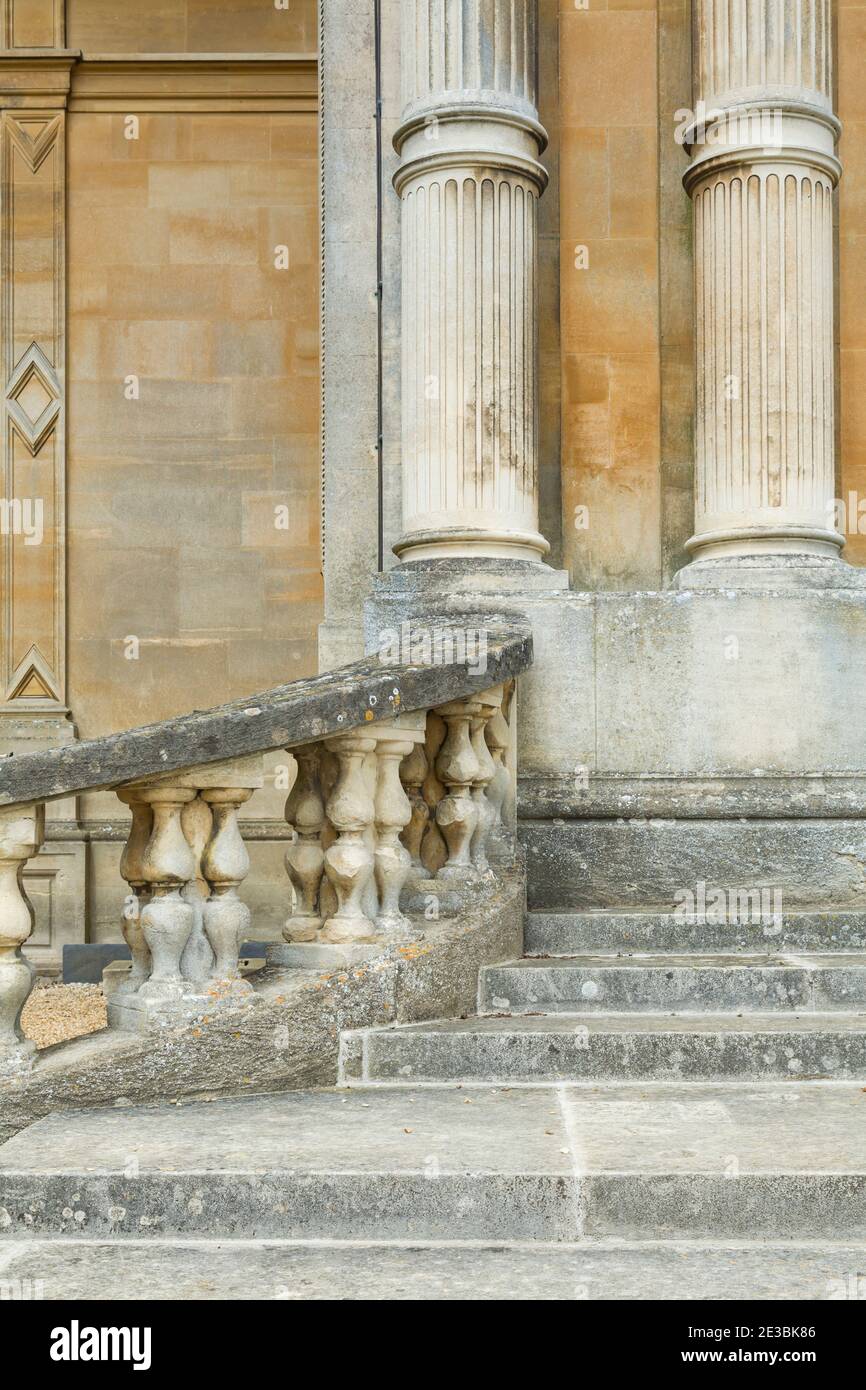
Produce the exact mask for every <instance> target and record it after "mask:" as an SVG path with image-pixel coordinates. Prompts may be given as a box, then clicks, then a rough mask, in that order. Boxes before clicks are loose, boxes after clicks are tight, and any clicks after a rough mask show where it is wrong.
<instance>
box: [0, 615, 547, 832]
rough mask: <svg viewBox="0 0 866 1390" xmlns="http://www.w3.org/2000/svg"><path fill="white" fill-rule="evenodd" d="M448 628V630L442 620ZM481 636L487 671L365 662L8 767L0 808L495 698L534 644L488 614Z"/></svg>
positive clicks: (465, 664)
mask: <svg viewBox="0 0 866 1390" xmlns="http://www.w3.org/2000/svg"><path fill="white" fill-rule="evenodd" d="M442 626H443V629H444V628H445V627H446V626H447V623H446V622H445V621H444V620H443V624H442ZM485 635H486V644H487V645H486V662H485V669H484V670H483V671H478V670H476V669H475V667H474V663H473V662H472V661H469V660H462V661H461V660H456V661H454V662H453V663H449V664H447V665H439V666H437V665H421V664H407V665H402V664H393V663H388V662H385V661H384V660H382V661H375V660H369V659H368V660H364V661H358V662H355V663H354V664H353V665H351V666H344V667H342V668H340V669H339V670H338V671H335V672H333V673H330V674H326V675H323V676H316V677H311V678H310V679H309V680H300V681H293V682H292V683H291V684H290V685H284V686H278V687H277V688H276V689H275V690H270V691H266V692H264V693H263V694H260V695H251V696H250V697H249V699H245V700H236V701H232V702H230V703H229V704H226V705H221V706H219V707H218V708H216V709H212V710H204V711H202V710H199V711H197V712H195V713H193V714H188V715H184V716H182V717H181V718H179V719H174V720H169V721H166V722H165V723H162V724H151V725H146V726H144V727H143V728H140V729H130V730H128V731H127V732H126V733H122V734H114V735H111V736H109V737H107V738H99V739H91V740H89V741H84V742H81V743H76V744H71V745H69V746H67V747H65V748H58V749H55V750H53V751H51V752H46V753H29V754H26V755H24V756H23V757H20V758H19V757H15V758H7V759H4V760H3V762H2V763H0V806H11V805H15V804H16V803H18V802H24V801H31V802H33V801H45V800H50V799H52V798H55V797H60V796H63V795H65V794H68V793H70V792H73V791H84V790H95V789H97V788H102V787H108V786H113V785H115V784H117V783H122V782H133V781H136V780H140V779H141V778H144V777H148V776H153V775H155V774H162V773H167V772H173V771H176V770H177V769H180V768H191V767H197V766H200V765H205V764H207V763H210V762H224V761H226V760H227V759H229V758H236V757H242V756H245V755H248V754H252V753H262V752H266V751H267V750H269V749H272V748H288V747H290V746H292V745H293V744H302V743H309V742H314V741H316V740H319V739H322V738H324V737H326V736H327V735H329V734H338V733H341V732H344V731H345V730H347V729H351V728H353V727H355V726H362V727H363V726H365V725H367V724H369V723H372V722H375V721H376V720H379V719H389V718H391V717H393V716H394V715H395V714H400V713H408V712H410V711H412V710H419V709H429V708H430V707H431V706H434V705H438V704H442V703H444V702H445V701H447V700H451V699H458V698H461V697H465V696H466V695H470V694H472V693H474V692H476V691H477V692H479V693H480V692H482V691H484V690H489V689H490V688H491V687H492V686H495V685H498V684H499V683H500V682H501V681H503V680H507V679H509V678H510V677H511V676H515V675H517V674H518V673H519V672H520V671H522V670H525V669H526V667H527V666H528V665H529V664H530V662H531V661H532V638H531V636H530V635H529V633H528V632H527V631H526V630H525V629H524V628H521V627H520V626H519V625H518V626H514V625H512V626H511V627H510V628H509V627H506V626H503V623H502V620H501V618H500V619H498V620H497V618H496V617H495V616H493V615H490V614H488V617H487V620H486V622H485Z"/></svg>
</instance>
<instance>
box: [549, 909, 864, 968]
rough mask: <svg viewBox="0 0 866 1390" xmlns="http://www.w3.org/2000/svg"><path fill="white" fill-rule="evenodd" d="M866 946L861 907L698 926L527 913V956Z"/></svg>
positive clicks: (624, 916)
mask: <svg viewBox="0 0 866 1390" xmlns="http://www.w3.org/2000/svg"><path fill="white" fill-rule="evenodd" d="M864 947H866V909H863V910H860V911H858V910H854V911H850V912H844V911H839V912H805V911H803V912H781V913H780V914H779V920H778V921H769V922H765V923H760V922H758V923H750V922H735V921H734V922H712V923H710V922H703V923H701V924H700V926H692V925H690V924H689V923H688V922H686V921H684V920H683V919H682V917H677V916H676V915H675V914H674V913H673V912H617V911H615V910H614V909H608V910H604V909H601V910H599V911H597V912H528V913H527V914H526V926H525V929H524V950H525V952H526V954H527V955H529V956H579V955H582V954H583V953H584V952H586V951H625V952H629V951H669V952H673V953H677V952H680V951H691V950H695V949H698V950H700V951H701V953H702V954H704V955H706V954H708V953H709V952H711V951H721V952H723V953H724V952H731V953H733V952H738V951H757V950H762V949H767V950H773V951H859V950H862V949H863V948H864Z"/></svg>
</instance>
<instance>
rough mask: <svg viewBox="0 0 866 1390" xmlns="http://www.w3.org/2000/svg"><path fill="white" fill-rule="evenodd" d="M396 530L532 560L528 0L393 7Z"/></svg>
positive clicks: (538, 137)
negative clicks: (398, 16)
mask: <svg viewBox="0 0 866 1390" xmlns="http://www.w3.org/2000/svg"><path fill="white" fill-rule="evenodd" d="M402 19H403V75H404V93H403V96H404V110H403V121H402V124H401V125H400V128H399V129H398V131H397V133H396V136H395V145H396V148H397V150H398V152H399V155H400V167H399V169H398V171H397V174H396V176H395V187H396V189H397V191H398V193H399V194H400V197H401V200H402V221H403V254H402V303H403V333H402V351H403V393H402V409H403V525H404V534H403V536H402V538H401V539H400V541H399V542H398V543H397V545H396V546H395V547H394V549H395V551H396V552H397V554H398V555H400V556H401V557H403V558H406V559H412V560H418V559H425V558H431V557H438V556H510V557H515V558H519V559H524V560H525V559H530V560H538V559H539V558H540V556H541V555H543V554H544V553H545V552H546V551H547V550H548V545H547V542H546V541H545V540H544V538H543V537H542V536H541V535H539V532H538V487H537V423H538V422H537V397H538V389H537V365H536V338H537V322H536V319H537V301H536V255H537V250H536V239H537V203H538V198H539V196H540V194H541V193H542V192H543V190H544V187H545V184H546V181H547V175H546V173H545V171H544V169H543V167H542V165H541V164H540V163H539V158H538V156H539V154H540V152H541V150H542V149H543V148H544V145H545V143H546V136H545V133H544V130H543V129H542V127H541V125H540V124H539V121H538V113H537V111H536V107H535V67H536V0H464V2H463V3H462V4H459V5H457V4H446V5H443V4H442V3H441V0H403V9H402Z"/></svg>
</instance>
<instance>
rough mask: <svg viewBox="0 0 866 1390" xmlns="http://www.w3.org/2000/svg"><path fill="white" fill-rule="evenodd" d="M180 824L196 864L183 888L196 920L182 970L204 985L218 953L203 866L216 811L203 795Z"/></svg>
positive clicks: (190, 805)
mask: <svg viewBox="0 0 866 1390" xmlns="http://www.w3.org/2000/svg"><path fill="white" fill-rule="evenodd" d="M180 824H181V829H182V830H183V833H184V838H185V840H186V842H187V844H188V845H189V847H190V850H191V851H192V857H193V862H194V864H195V872H194V873H193V875H192V878H191V879H190V880H189V882H188V883H186V884H185V885H184V887H183V888H182V889H181V897H182V898H183V900H184V902H186V903H189V905H190V907H191V908H192V910H193V923H192V931H191V932H190V934H189V940H188V941H187V943H186V946H185V947H184V950H183V956H182V957H181V962H180V973H181V975H182V976H183V978H184V979H185V980H189V982H190V984H192V985H194V986H198V987H199V988H202V987H203V986H204V985H205V984H206V982H207V981H208V980H209V979H210V977H211V975H212V974H213V968H214V952H213V948H212V946H211V943H210V941H209V940H208V936H207V932H206V931H205V926H204V905H205V903H206V902H207V900H208V897H209V895H210V887H209V885H208V882H207V879H206V878H205V875H204V869H203V867H202V860H203V857H204V852H205V849H206V847H207V844H208V841H209V840H210V838H211V834H212V833H213V814H212V812H211V808H210V806H209V805H208V804H207V802H206V801H205V800H204V799H203V797H202V796H201V795H199V796H197V797H196V798H195V800H194V801H188V802H187V804H186V806H184V808H183V810H182V811H181V814H180Z"/></svg>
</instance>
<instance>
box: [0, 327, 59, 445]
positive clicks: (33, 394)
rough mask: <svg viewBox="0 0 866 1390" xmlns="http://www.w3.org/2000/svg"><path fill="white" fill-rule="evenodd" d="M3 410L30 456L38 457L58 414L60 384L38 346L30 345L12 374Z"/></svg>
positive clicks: (35, 344)
mask: <svg viewBox="0 0 866 1390" xmlns="http://www.w3.org/2000/svg"><path fill="white" fill-rule="evenodd" d="M6 409H7V410H8V411H9V414H10V416H11V417H12V421H13V423H14V425H15V428H16V430H17V431H18V433H19V434H20V436H21V438H22V439H23V440H24V442H25V443H26V444H27V446H28V448H29V449H30V452H31V453H32V454H38V453H39V450H40V449H41V448H42V445H43V444H44V443H45V440H46V439H47V438H48V435H49V434H50V433H51V431H52V429H53V428H54V425H55V423H56V421H57V416H58V415H59V413H60V383H59V381H58V380H57V376H56V374H55V371H54V368H53V367H52V365H51V363H50V362H49V361H48V358H47V357H46V356H45V353H44V352H43V351H42V349H41V347H40V346H39V344H38V343H31V344H30V346H29V348H28V349H27V351H26V352H25V354H24V356H23V357H22V358H21V360H20V362H19V363H18V365H17V367H16V368H15V371H14V372H13V373H12V380H11V381H10V382H9V386H8V388H7V390H6Z"/></svg>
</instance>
